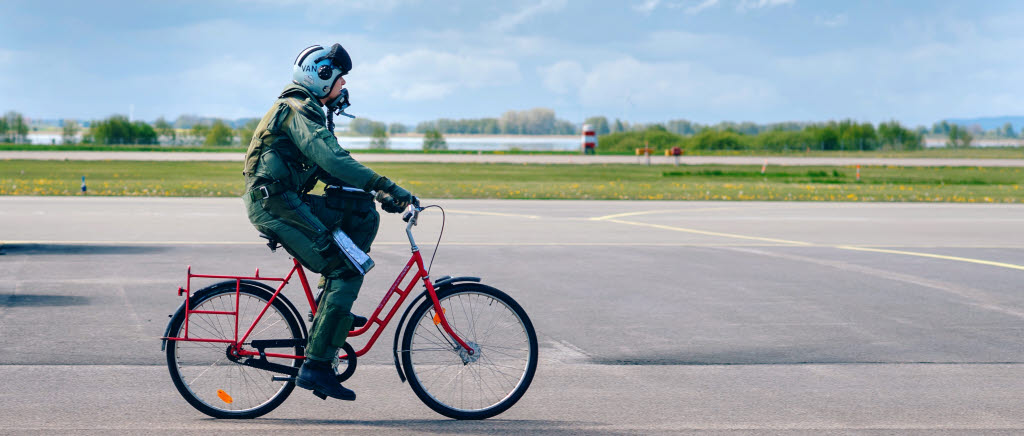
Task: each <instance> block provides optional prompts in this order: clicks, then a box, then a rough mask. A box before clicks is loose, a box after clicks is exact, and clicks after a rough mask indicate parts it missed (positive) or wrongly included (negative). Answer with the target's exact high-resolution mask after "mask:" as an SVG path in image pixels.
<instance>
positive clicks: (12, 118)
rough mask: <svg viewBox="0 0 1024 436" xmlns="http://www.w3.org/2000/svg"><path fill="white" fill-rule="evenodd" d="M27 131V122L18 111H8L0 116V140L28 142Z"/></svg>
mask: <svg viewBox="0 0 1024 436" xmlns="http://www.w3.org/2000/svg"><path fill="white" fill-rule="evenodd" d="M28 131H29V127H28V122H27V121H25V117H24V116H22V115H21V114H20V113H17V112H15V111H9V112H7V113H5V114H4V116H3V117H2V118H0V142H13V143H15V144H17V143H22V142H28Z"/></svg>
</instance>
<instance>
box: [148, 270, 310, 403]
mask: <svg viewBox="0 0 1024 436" xmlns="http://www.w3.org/2000/svg"><path fill="white" fill-rule="evenodd" d="M272 296H273V293H272V292H269V291H267V290H266V289H263V288H261V287H259V286H256V285H254V284H252V283H246V282H242V283H241V286H240V293H239V303H238V312H239V321H238V329H239V335H242V334H244V332H245V331H246V330H248V326H249V325H251V324H252V320H253V319H255V316H256V315H257V314H258V313H259V312H260V311H261V310H263V308H264V307H265V306H266V302H267V301H270V298H271V297H272ZM234 305H235V282H234V281H227V282H221V283H217V284H214V285H211V286H209V287H206V288H203V289H201V290H199V291H196V293H195V294H193V296H192V298H191V300H190V301H189V307H190V309H192V310H217V311H232V310H234ZM290 307H291V305H290V303H288V302H287V301H286V300H285V298H284V296H283V295H280V294H278V296H277V298H275V299H274V303H273V304H271V306H270V308H268V309H267V311H266V313H265V314H264V315H263V318H262V319H261V320H260V323H259V324H258V325H257V327H256V328H255V329H253V332H252V334H251V335H250V337H249V338H248V340H249V341H251V340H252V339H293V338H294V339H301V338H303V337H304V334H303V331H304V329H303V328H302V327H303V326H302V325H301V324H300V321H299V320H298V319H297V318H296V316H295V313H294V310H293V309H291V308H290ZM218 317H219V318H218ZM229 320H230V321H229ZM233 320H234V318H233V317H231V316H227V315H204V314H192V315H191V316H190V320H189V336H190V337H204V338H217V339H234V325H232V324H233V322H232V321H233ZM184 321H185V316H184V311H181V312H179V313H178V314H176V316H175V317H174V318H173V319H172V320H171V324H170V329H169V335H170V336H172V337H181V335H182V334H183V331H182V328H183V325H184ZM282 323H283V324H282ZM275 326H276V328H275ZM261 327H262V328H261ZM168 342H169V343H168V344H167V367H168V370H169V371H170V374H171V380H172V381H173V382H174V386H175V388H177V389H178V393H180V394H181V396H182V397H183V398H184V399H185V400H186V401H188V403H189V404H190V405H192V407H194V408H196V409H197V410H199V411H200V412H202V413H205V414H206V415H209V416H212V417H214V418H227V419H248V418H256V417H258V416H262V415H264V414H266V413H268V412H270V411H272V410H274V409H275V408H277V406H279V405H281V403H282V402H284V400H285V399H287V398H288V395H290V394H291V392H292V390H294V389H295V383H294V382H293V381H280V382H274V381H272V380H271V377H272V376H274V375H277V374H276V373H272V372H269V371H264V370H261V369H257V368H253V367H250V366H246V365H242V364H239V363H236V362H235V361H232V360H231V358H230V357H229V356H228V352H227V350H228V346H229V344H226V343H203V342H186V341H168ZM294 354H295V355H298V356H301V355H302V354H303V347H301V346H296V347H295V348H294ZM268 360H271V361H275V362H276V363H280V364H285V365H290V366H293V367H299V366H301V364H302V361H301V360H298V359H281V358H268ZM211 362H212V363H211ZM193 364H195V365H193ZM201 367H202V368H203V369H202V372H199V373H198V374H196V373H197V372H198V369H199V368H201ZM186 368H188V369H187V370H186ZM211 371H212V373H211ZM206 374H211V375H210V377H207V378H206V379H204V380H202V381H203V383H202V385H201V384H200V383H199V381H200V379H202V378H204V377H205V376H206ZM208 380H209V382H208ZM260 380H265V381H262V382H261V381H260ZM222 393H223V395H222Z"/></svg>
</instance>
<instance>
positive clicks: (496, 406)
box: [400, 284, 537, 419]
mask: <svg viewBox="0 0 1024 436" xmlns="http://www.w3.org/2000/svg"><path fill="white" fill-rule="evenodd" d="M438 301H439V302H440V304H441V307H442V309H443V310H444V315H445V318H446V319H447V320H448V325H450V326H451V327H452V329H453V330H454V331H455V333H456V334H458V335H459V337H460V338H462V340H463V341H465V342H466V343H467V344H469V346H470V347H473V348H474V349H475V350H477V352H476V353H474V354H473V355H468V353H466V351H465V350H464V349H463V348H462V347H461V346H459V345H458V342H456V341H454V340H453V339H452V338H451V337H449V336H448V334H447V333H446V332H445V331H444V328H443V327H441V326H440V325H439V322H440V319H439V317H438V316H437V313H436V312H435V309H434V305H433V302H432V301H431V300H430V299H427V300H426V301H424V302H423V304H421V305H420V306H419V307H417V308H416V310H415V311H414V312H413V313H412V317H411V319H410V320H409V322H408V323H407V324H406V327H405V331H404V334H403V339H402V349H401V350H400V351H401V353H402V364H403V367H404V370H405V374H406V378H407V379H408V380H409V385H410V386H411V387H412V390H413V392H415V393H416V396H417V397H419V398H420V400H422V401H423V402H424V403H426V405H427V406H429V407H430V408H431V409H433V410H434V411H436V412H438V413H440V414H442V415H445V416H447V417H450V418H455V419H486V418H490V417H492V416H495V415H498V414H499V413H502V412H504V411H505V410H508V408H509V407H512V405H514V404H515V403H516V402H517V401H519V399H520V398H522V396H523V394H524V393H526V390H527V389H528V388H529V387H530V382H531V381H533V375H534V373H535V372H536V370H537V333H536V332H535V331H534V329H533V324H532V323H531V322H530V318H529V317H528V316H526V312H525V311H523V308H522V307H521V306H520V305H519V304H518V303H516V301H515V300H513V299H512V297H509V296H508V295H507V294H505V293H504V292H501V291H499V290H497V289H494V288H491V287H488V286H483V285H477V284H466V285H458V286H455V287H453V288H450V289H446V290H444V291H441V292H439V293H438Z"/></svg>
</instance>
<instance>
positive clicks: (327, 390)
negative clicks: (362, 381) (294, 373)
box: [295, 359, 356, 401]
mask: <svg viewBox="0 0 1024 436" xmlns="http://www.w3.org/2000/svg"><path fill="white" fill-rule="evenodd" d="M336 377H337V375H336V374H335V373H334V368H332V367H331V364H330V363H329V362H320V361H318V360H313V359H306V361H305V362H303V363H302V368H299V376H298V377H296V378H295V384H296V385H298V386H299V387H300V388H303V389H309V390H312V391H313V394H314V395H316V396H318V397H320V398H322V399H325V400H326V399H327V398H326V397H331V398H337V399H339V400H348V401H352V400H355V399H356V393H355V392H352V390H350V389H345V387H344V386H342V385H341V383H338V379H337V378H336Z"/></svg>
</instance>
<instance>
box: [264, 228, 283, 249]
mask: <svg viewBox="0 0 1024 436" xmlns="http://www.w3.org/2000/svg"><path fill="white" fill-rule="evenodd" d="M260 237H261V238H263V239H266V240H267V246H268V247H270V251H271V252H272V253H277V248H278V247H280V246H281V243H280V242H277V239H274V237H273V236H270V235H267V234H266V233H263V232H260Z"/></svg>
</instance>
